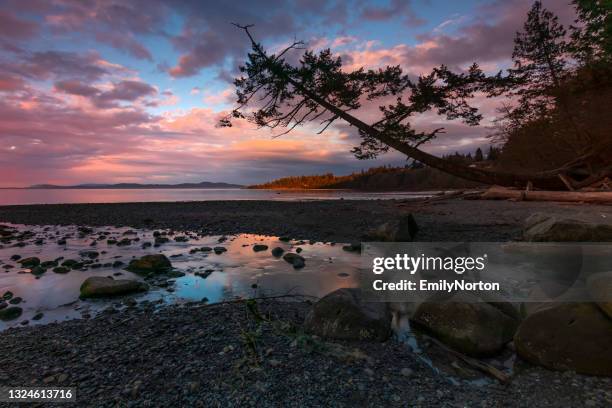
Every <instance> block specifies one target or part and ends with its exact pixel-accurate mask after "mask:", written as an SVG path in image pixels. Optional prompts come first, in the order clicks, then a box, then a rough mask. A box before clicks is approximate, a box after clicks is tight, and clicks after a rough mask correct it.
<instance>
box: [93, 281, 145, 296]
mask: <svg viewBox="0 0 612 408" xmlns="http://www.w3.org/2000/svg"><path fill="white" fill-rule="evenodd" d="M148 289H149V286H148V285H147V284H146V283H144V282H139V281H135V280H129V279H112V278H107V277H103V276H92V277H90V278H87V279H86V280H85V282H83V284H82V285H81V298H92V297H109V296H119V295H126V294H129V293H135V292H144V291H147V290H148Z"/></svg>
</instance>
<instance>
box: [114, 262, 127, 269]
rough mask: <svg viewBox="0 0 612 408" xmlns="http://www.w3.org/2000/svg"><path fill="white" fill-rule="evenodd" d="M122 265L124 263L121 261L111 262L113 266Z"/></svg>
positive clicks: (119, 266)
mask: <svg viewBox="0 0 612 408" xmlns="http://www.w3.org/2000/svg"><path fill="white" fill-rule="evenodd" d="M123 265H124V263H123V262H121V261H115V262H113V265H112V267H113V268H121V267H122V266H123Z"/></svg>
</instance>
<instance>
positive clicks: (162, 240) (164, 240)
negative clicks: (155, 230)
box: [155, 236, 170, 246]
mask: <svg viewBox="0 0 612 408" xmlns="http://www.w3.org/2000/svg"><path fill="white" fill-rule="evenodd" d="M168 242H170V240H169V239H168V238H166V237H161V236H159V237H155V246H160V245H163V244H166V243H168Z"/></svg>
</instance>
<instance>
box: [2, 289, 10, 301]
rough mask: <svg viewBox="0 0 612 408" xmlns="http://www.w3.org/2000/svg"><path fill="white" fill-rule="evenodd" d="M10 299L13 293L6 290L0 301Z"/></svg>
mask: <svg viewBox="0 0 612 408" xmlns="http://www.w3.org/2000/svg"><path fill="white" fill-rule="evenodd" d="M12 298H13V292H11V291H10V290H7V291H6V292H4V294H3V295H2V299H4V300H11V299H12Z"/></svg>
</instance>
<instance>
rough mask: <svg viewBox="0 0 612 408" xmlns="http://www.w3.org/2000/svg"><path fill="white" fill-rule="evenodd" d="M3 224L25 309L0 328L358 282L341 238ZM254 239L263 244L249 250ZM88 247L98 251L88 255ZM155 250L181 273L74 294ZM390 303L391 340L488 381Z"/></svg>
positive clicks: (506, 359) (451, 370) (11, 273)
mask: <svg viewBox="0 0 612 408" xmlns="http://www.w3.org/2000/svg"><path fill="white" fill-rule="evenodd" d="M2 225H4V231H7V230H10V231H11V233H10V234H8V233H5V234H4V238H2V237H0V238H1V241H2V243H1V244H0V296H2V295H3V294H5V293H6V292H7V291H10V292H11V293H12V294H13V299H14V298H16V297H18V298H21V299H22V300H21V302H20V303H18V304H17V305H15V306H18V307H20V308H22V310H23V311H22V314H21V316H19V317H18V318H16V319H13V320H9V321H0V330H5V329H7V328H10V327H17V326H20V325H35V324H48V323H52V322H59V321H62V320H67V319H78V318H90V317H93V316H95V314H96V313H98V312H100V311H102V310H104V309H106V308H109V307H112V308H114V309H122V308H124V307H128V306H135V305H137V304H138V303H143V304H144V303H146V302H151V303H154V304H157V305H160V306H162V305H167V304H177V303H184V302H193V301H203V300H205V301H207V302H209V303H214V302H220V301H223V300H231V299H235V298H247V297H258V296H275V295H284V294H294V295H306V296H314V297H317V298H320V297H323V296H324V295H326V294H328V293H330V292H332V291H334V290H336V289H338V288H343V287H356V286H358V281H359V268H360V266H361V257H360V255H359V253H358V252H351V251H346V250H345V249H343V246H344V245H343V244H340V243H337V244H333V243H329V242H328V243H323V242H306V241H297V240H287V239H286V238H281V237H273V236H263V235H253V234H239V235H232V236H207V235H201V234H197V233H195V232H192V231H191V232H190V231H170V230H157V231H153V230H140V229H132V228H127V227H111V226H109V227H94V228H88V227H78V226H31V225H14V224H2ZM0 233H2V228H0ZM0 235H1V234H0ZM156 238H158V240H159V238H162V239H167V242H165V243H163V244H160V245H159V246H155V245H154V243H155V241H156ZM118 244H119V245H118ZM254 245H266V246H267V247H268V248H267V249H266V250H261V251H255V249H254ZM202 247H213V248H214V247H223V248H225V249H226V250H227V251H226V252H223V253H215V252H214V251H206V252H203V251H201V250H200V249H201V248H202ZM275 247H280V248H283V250H284V251H286V252H299V253H300V255H302V256H303V257H304V258H305V260H306V261H305V262H306V265H305V267H304V268H301V269H294V267H293V266H292V265H291V264H289V263H288V262H286V261H285V260H283V259H282V257H275V256H273V255H272V249H273V248H275ZM92 251H93V252H95V253H96V255H95V256H93V254H92V256H91V257H90V256H89V252H92ZM157 253H161V254H164V255H166V256H167V257H168V258H169V259H170V260H171V262H172V266H173V268H174V270H175V271H178V272H181V273H182V274H184V275H183V276H181V277H177V278H169V279H165V278H164V279H161V282H159V281H156V280H154V281H153V282H151V281H148V283H149V284H150V285H149V286H150V289H149V291H148V292H145V293H137V294H133V295H129V296H122V297H117V298H107V299H89V300H82V299H80V298H79V293H80V291H79V288H80V286H81V284H82V283H83V282H84V281H85V279H87V278H88V277H91V276H111V277H113V278H115V279H136V280H145V279H143V277H141V276H139V275H136V274H134V273H132V272H129V271H127V270H125V269H124V268H125V267H126V266H127V265H128V263H129V262H130V260H132V259H134V258H139V257H141V256H143V255H147V254H157ZM18 257H19V259H17V258H18ZM28 257H37V258H39V259H40V261H41V262H45V261H57V262H58V264H61V263H62V262H63V261H65V260H68V259H72V260H77V261H79V262H84V267H83V268H81V269H73V270H71V271H69V272H68V273H56V272H54V271H53V268H52V267H51V268H48V269H47V271H46V272H44V273H42V274H41V275H38V276H36V275H34V274H33V273H32V270H31V269H30V268H27V267H23V266H22V265H21V264H20V263H19V261H20V260H23V259H25V258H28ZM119 263H120V264H119ZM151 283H153V284H151ZM0 302H1V300H0ZM9 306H13V305H9ZM391 308H392V310H393V311H394V320H393V326H394V330H395V332H396V335H397V338H398V340H399V341H402V342H404V343H405V344H406V345H407V346H408V347H410V348H411V349H412V350H413V352H414V353H415V356H416V358H419V359H420V360H421V361H423V362H424V363H425V364H427V365H428V366H430V367H431V368H432V369H433V370H434V371H436V372H441V373H442V374H444V375H445V376H446V377H447V378H448V379H449V380H450V381H451V382H455V383H456V382H458V381H466V380H467V381H469V382H471V383H475V384H482V383H486V382H488V380H486V379H485V378H484V377H483V375H482V373H479V372H477V371H474V370H472V369H470V368H469V367H465V366H464V365H463V364H461V363H460V362H458V361H456V359H453V358H449V356H448V355H447V354H445V353H441V352H440V350H439V349H438V348H436V346H435V345H434V344H431V342H429V340H428V339H429V337H428V336H427V335H425V334H423V333H419V332H417V331H414V330H412V329H411V328H410V323H409V320H408V314H407V313H403V311H402V307H398V305H397V304H391ZM404 312H405V311H404ZM513 362H514V356H513V355H509V354H508V353H506V354H505V355H503V356H500V357H498V360H494V361H492V363H494V364H495V365H496V366H497V367H498V368H499V369H501V370H503V371H505V372H510V371H511V369H512V365H513Z"/></svg>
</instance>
